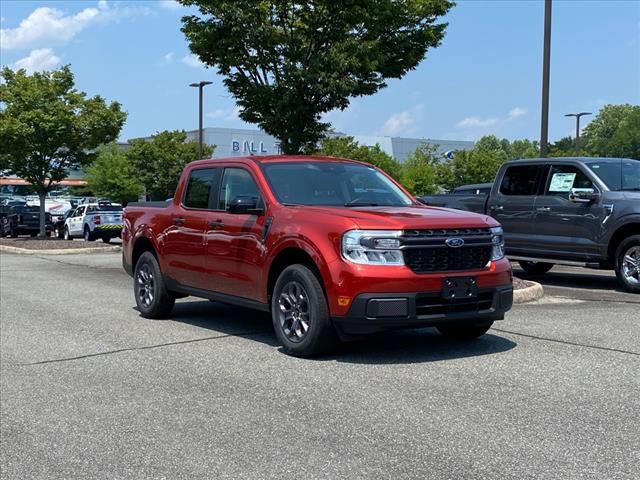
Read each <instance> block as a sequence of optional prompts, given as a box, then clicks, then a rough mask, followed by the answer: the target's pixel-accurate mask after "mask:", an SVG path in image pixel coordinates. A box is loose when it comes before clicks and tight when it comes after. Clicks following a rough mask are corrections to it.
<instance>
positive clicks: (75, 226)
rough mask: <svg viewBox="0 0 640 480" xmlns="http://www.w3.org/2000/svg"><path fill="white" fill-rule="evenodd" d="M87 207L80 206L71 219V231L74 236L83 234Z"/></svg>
mask: <svg viewBox="0 0 640 480" xmlns="http://www.w3.org/2000/svg"><path fill="white" fill-rule="evenodd" d="M86 208H87V207H78V208H76V211H75V212H74V214H73V216H72V217H71V219H70V220H69V233H70V234H71V235H74V236H79V235H82V227H83V225H82V219H83V218H84V211H85V209H86Z"/></svg>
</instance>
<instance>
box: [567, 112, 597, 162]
mask: <svg viewBox="0 0 640 480" xmlns="http://www.w3.org/2000/svg"><path fill="white" fill-rule="evenodd" d="M583 115H592V113H591V112H580V113H566V114H565V115H564V116H565V117H576V157H579V156H580V117H582V116H583Z"/></svg>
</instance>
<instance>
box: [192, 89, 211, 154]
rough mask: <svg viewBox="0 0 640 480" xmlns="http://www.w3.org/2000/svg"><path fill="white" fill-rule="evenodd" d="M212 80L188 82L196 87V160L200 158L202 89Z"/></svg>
mask: <svg viewBox="0 0 640 480" xmlns="http://www.w3.org/2000/svg"><path fill="white" fill-rule="evenodd" d="M212 83H213V82H204V81H202V82H198V83H190V84H189V86H190V87H197V88H198V105H199V109H198V112H199V113H198V160H200V159H201V158H202V134H203V132H202V89H203V88H204V87H206V86H207V85H211V84H212Z"/></svg>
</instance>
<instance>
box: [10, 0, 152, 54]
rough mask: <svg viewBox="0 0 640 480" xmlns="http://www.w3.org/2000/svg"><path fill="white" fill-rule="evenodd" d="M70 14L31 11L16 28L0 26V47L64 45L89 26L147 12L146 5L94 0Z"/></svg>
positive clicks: (37, 9)
mask: <svg viewBox="0 0 640 480" xmlns="http://www.w3.org/2000/svg"><path fill="white" fill-rule="evenodd" d="M96 5H97V8H96V7H88V8H85V9H83V10H80V11H79V12H77V13H75V14H72V15H65V13H64V12H62V11H61V10H58V9H56V8H50V7H39V8H36V9H35V10H33V11H32V12H31V13H30V14H29V15H28V16H27V17H26V18H25V19H24V20H22V21H21V22H20V25H18V26H17V27H16V28H2V29H0V48H1V49H3V50H14V49H20V48H29V47H31V48H33V47H41V48H44V47H49V46H50V45H51V44H52V43H56V44H64V43H67V42H69V41H70V40H72V39H73V38H74V37H75V36H76V35H77V34H78V33H80V32H82V31H83V30H85V29H86V28H88V27H89V26H91V25H94V24H96V23H100V22H110V21H116V20H119V19H120V18H122V17H126V16H132V15H137V14H149V13H150V12H151V10H150V9H148V8H146V7H138V6H135V7H129V6H124V7H123V6H120V5H118V4H116V6H114V7H110V6H109V4H108V3H107V1H106V0H100V1H99V2H97V4H96Z"/></svg>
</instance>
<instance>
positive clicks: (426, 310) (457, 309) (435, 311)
mask: <svg viewBox="0 0 640 480" xmlns="http://www.w3.org/2000/svg"><path fill="white" fill-rule="evenodd" d="M492 305H493V292H480V293H479V294H478V296H477V298H468V299H467V298H465V299H458V300H445V299H443V298H441V297H434V296H427V295H424V296H423V295H418V296H417V297H416V316H418V317H421V316H430V315H446V314H454V313H478V312H482V311H484V310H490V309H491V307H492Z"/></svg>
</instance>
